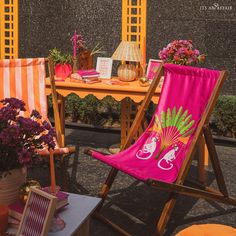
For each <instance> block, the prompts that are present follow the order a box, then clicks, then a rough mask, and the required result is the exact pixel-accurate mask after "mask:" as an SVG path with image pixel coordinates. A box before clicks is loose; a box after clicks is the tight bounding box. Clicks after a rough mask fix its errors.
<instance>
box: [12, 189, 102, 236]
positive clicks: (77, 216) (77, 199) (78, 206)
mask: <svg viewBox="0 0 236 236" xmlns="http://www.w3.org/2000/svg"><path fill="white" fill-rule="evenodd" d="M100 202H101V199H100V198H97V197H90V196H85V195H79V194H73V193H70V194H69V205H67V206H66V207H64V208H63V209H62V210H61V211H60V212H59V214H58V215H59V217H60V218H61V219H63V220H64V221H65V224H66V226H65V228H64V229H63V230H61V231H58V232H55V233H49V234H48V235H50V236H65V235H68V236H69V235H73V234H74V233H75V232H76V231H77V230H78V229H79V227H80V226H81V225H82V224H83V223H84V222H85V221H86V220H87V219H88V218H89V217H90V215H91V214H92V213H93V211H94V210H95V209H96V207H97V206H98V204H99V203H100ZM15 231H16V229H12V228H10V229H9V230H8V232H9V233H16V232H15Z"/></svg>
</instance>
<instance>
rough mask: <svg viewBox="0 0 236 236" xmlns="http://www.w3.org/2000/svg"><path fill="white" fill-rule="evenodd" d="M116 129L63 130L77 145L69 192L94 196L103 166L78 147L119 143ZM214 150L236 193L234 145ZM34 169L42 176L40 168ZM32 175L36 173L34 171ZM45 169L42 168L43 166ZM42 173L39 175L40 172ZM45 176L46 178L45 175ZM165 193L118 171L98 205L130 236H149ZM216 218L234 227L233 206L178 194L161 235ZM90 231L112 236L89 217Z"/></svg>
mask: <svg viewBox="0 0 236 236" xmlns="http://www.w3.org/2000/svg"><path fill="white" fill-rule="evenodd" d="M119 138H120V136H119V134H118V133H108V132H107V133H102V132H94V131H87V130H78V129H77V130H76V129H66V140H67V143H68V144H73V145H77V144H79V147H80V154H79V160H78V163H76V164H75V165H74V167H76V176H74V178H73V179H74V181H73V184H71V188H72V191H74V192H76V191H77V192H78V193H81V194H87V195H91V196H96V193H97V191H98V190H99V187H100V186H101V184H102V183H103V181H104V180H105V178H106V175H107V173H108V171H109V169H110V168H109V167H108V166H106V165H104V164H103V163H101V162H99V161H97V160H95V159H92V158H91V157H89V156H87V155H85V154H83V150H84V148H86V147H88V146H90V147H96V148H102V149H106V148H107V147H109V146H110V145H112V144H114V143H118V142H119ZM217 152H218V154H219V158H220V161H221V165H222V168H223V172H224V176H225V181H226V184H227V187H228V189H229V191H230V193H232V195H235V196H236V177H235V170H236V160H235V159H236V155H235V154H236V147H233V148H232V147H223V146H217ZM39 171H40V174H41V176H42V171H41V170H39ZM33 172H34V173H33V175H36V176H37V175H38V174H39V173H38V172H37V170H34V171H33ZM46 172H47V171H46ZM190 175H191V176H189V177H191V178H195V179H196V178H197V168H196V166H195V165H193V166H192V168H191V174H190ZM207 175H208V182H209V185H211V186H215V185H216V181H215V178H214V175H213V173H212V169H211V166H209V168H208V170H207ZM43 176H44V175H43ZM45 180H46V178H45ZM166 200H167V194H166V193H165V192H162V191H157V190H154V189H151V188H150V187H148V186H146V185H145V184H143V183H142V182H139V181H136V180H135V179H133V178H131V177H129V176H128V175H125V174H122V173H119V174H118V178H117V179H116V181H115V183H114V185H113V188H112V190H111V192H110V194H109V198H108V201H107V202H106V205H105V207H104V209H103V213H104V215H105V216H107V217H109V218H110V219H111V220H113V221H114V222H116V223H117V224H118V225H120V226H122V227H123V228H124V229H126V230H127V231H128V232H130V233H131V234H132V235H137V236H146V235H153V233H154V231H155V224H156V220H157V219H158V217H159V216H160V213H161V210H162V207H163V204H164V202H165V201H166ZM206 223H217V224H225V225H229V226H233V227H236V207H229V206H226V205H223V204H218V203H212V202H207V201H205V200H196V199H192V198H190V197H183V196H181V197H179V198H178V201H177V204H176V207H175V209H174V211H173V214H172V217H171V220H170V222H169V224H168V226H167V231H166V234H165V236H172V235H175V234H176V233H177V232H178V231H180V230H181V229H183V228H186V227H188V226H190V225H193V224H206ZM91 235H92V236H101V235H103V236H106V235H107V236H109V235H114V236H115V235H117V234H116V233H115V232H114V231H113V230H112V229H110V228H109V227H108V226H106V225H104V224H103V223H101V222H99V221H97V220H95V219H93V220H92V222H91Z"/></svg>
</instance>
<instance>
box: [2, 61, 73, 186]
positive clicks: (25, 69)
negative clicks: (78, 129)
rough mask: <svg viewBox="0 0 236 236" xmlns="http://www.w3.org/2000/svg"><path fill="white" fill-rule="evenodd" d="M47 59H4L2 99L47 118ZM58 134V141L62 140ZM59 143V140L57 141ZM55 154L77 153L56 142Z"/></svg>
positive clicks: (62, 161)
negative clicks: (14, 100)
mask: <svg viewBox="0 0 236 236" xmlns="http://www.w3.org/2000/svg"><path fill="white" fill-rule="evenodd" d="M45 76H46V74H45V59H44V58H27V59H4V60H0V99H4V98H9V97H15V98H18V99H21V100H23V101H24V102H25V104H26V106H25V107H26V112H25V114H24V115H26V116H27V115H29V114H30V113H31V111H32V110H33V109H36V110H37V111H39V113H40V114H41V115H42V118H43V119H45V120H47V121H49V120H48V117H47V98H46V94H45ZM60 138H61V137H60V133H58V132H57V139H60ZM56 141H57V140H56ZM56 144H57V145H56V148H55V150H54V153H55V154H70V153H72V152H75V148H74V147H68V148H67V147H65V148H61V147H60V146H59V144H58V143H57V142H56ZM39 153H40V154H41V155H42V156H45V155H49V151H48V150H46V149H45V150H41V151H39ZM63 163H64V158H63V157H62V158H61V170H62V173H63V175H62V176H63V186H64V187H65V186H66V185H67V183H66V177H65V175H66V174H65V168H64V164H63Z"/></svg>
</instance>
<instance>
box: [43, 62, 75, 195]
mask: <svg viewBox="0 0 236 236" xmlns="http://www.w3.org/2000/svg"><path fill="white" fill-rule="evenodd" d="M46 61H47V63H48V71H49V78H50V83H51V91H52V103H53V113H54V123H55V124H54V126H55V130H56V135H57V141H58V144H59V146H60V147H64V146H65V138H64V135H63V134H62V126H61V119H64V116H63V117H60V110H59V109H60V107H61V106H60V105H62V104H60V100H59V99H58V94H57V92H56V85H55V79H54V63H53V61H52V60H51V59H46ZM68 151H69V153H68V154H60V153H55V154H59V156H60V170H61V176H62V187H63V190H65V191H68V189H69V184H68V181H67V175H66V167H67V164H66V157H67V156H68V155H71V153H74V155H75V156H76V157H77V156H78V151H79V149H78V148H76V147H73V146H72V147H68Z"/></svg>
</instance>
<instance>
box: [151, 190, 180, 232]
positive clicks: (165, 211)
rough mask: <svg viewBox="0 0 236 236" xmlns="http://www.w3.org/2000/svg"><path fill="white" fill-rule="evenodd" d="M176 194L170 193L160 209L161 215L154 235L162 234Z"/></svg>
mask: <svg viewBox="0 0 236 236" xmlns="http://www.w3.org/2000/svg"><path fill="white" fill-rule="evenodd" d="M177 196H178V195H177V194H176V193H170V197H169V199H168V201H167V202H166V204H165V206H164V208H163V210H162V213H161V216H160V218H159V221H158V223H157V226H156V236H162V235H163V234H164V231H165V227H166V225H167V223H168V221H169V219H170V216H171V213H172V210H173V209H174V206H175V203H176V200H177Z"/></svg>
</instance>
